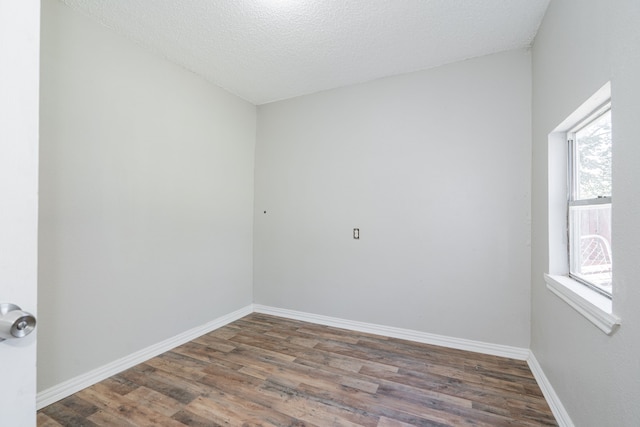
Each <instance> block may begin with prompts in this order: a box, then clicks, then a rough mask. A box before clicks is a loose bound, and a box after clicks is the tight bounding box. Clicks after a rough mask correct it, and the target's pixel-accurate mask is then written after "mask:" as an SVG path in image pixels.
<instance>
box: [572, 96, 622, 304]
mask: <svg viewBox="0 0 640 427" xmlns="http://www.w3.org/2000/svg"><path fill="white" fill-rule="evenodd" d="M567 138H568V148H569V152H568V155H567V158H568V167H567V170H568V175H569V176H568V183H569V186H568V187H569V191H568V193H569V194H568V215H567V221H568V224H567V230H568V234H569V236H568V252H569V276H570V277H572V278H574V279H575V280H578V281H579V282H581V283H583V284H585V285H587V286H589V287H591V288H592V289H594V290H596V291H597V292H600V293H602V294H603V295H605V296H607V297H609V298H610V297H611V291H612V282H611V279H612V272H613V268H612V267H613V266H612V259H611V184H612V183H611V144H612V140H611V104H610V103H609V102H607V103H606V104H604V105H603V106H601V107H600V108H598V109H596V110H595V111H594V112H592V113H591V114H590V115H589V116H587V117H586V118H585V119H584V120H582V121H581V122H580V123H579V124H578V125H577V126H575V127H574V128H572V129H571V130H570V131H569V132H568V133H567Z"/></svg>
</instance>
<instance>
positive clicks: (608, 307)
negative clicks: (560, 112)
mask: <svg viewBox="0 0 640 427" xmlns="http://www.w3.org/2000/svg"><path fill="white" fill-rule="evenodd" d="M610 99H611V84H610V83H607V84H605V85H604V86H603V87H602V88H600V89H599V90H598V91H597V92H596V93H595V94H594V95H593V96H592V97H591V98H589V99H588V100H587V101H586V102H585V103H583V104H582V105H581V106H580V107H579V108H578V109H576V111H574V112H573V113H572V114H571V115H570V116H569V117H567V118H566V119H565V120H564V121H563V122H562V123H560V124H559V125H558V126H557V127H556V128H555V129H554V130H553V131H552V132H551V133H550V134H549V145H548V150H549V151H548V156H549V157H548V160H549V163H548V167H549V169H548V170H549V182H548V197H549V205H548V210H549V217H548V219H549V270H548V273H547V274H545V275H544V279H545V282H546V285H547V288H548V289H549V290H550V291H551V292H552V293H553V294H555V295H556V296H558V297H559V298H560V299H561V300H562V301H564V302H566V303H567V304H568V305H569V306H571V307H572V308H574V309H575V310H576V311H577V312H578V313H580V314H581V315H582V316H584V317H585V318H586V319H587V320H589V321H590V322H591V323H593V324H594V325H595V326H597V327H598V328H599V329H600V330H602V331H603V332H604V333H606V334H611V333H613V332H614V331H615V330H616V329H617V328H618V326H619V325H620V323H621V319H620V318H619V317H618V316H616V315H615V314H613V300H615V286H614V295H613V300H612V299H611V298H609V297H607V296H605V295H604V294H603V293H600V292H598V291H596V290H594V289H592V288H590V287H587V286H585V285H584V284H583V283H582V282H579V281H577V280H576V279H575V278H573V277H571V276H570V275H569V254H568V250H567V249H568V219H567V215H568V190H567V182H568V180H567V177H568V160H569V158H568V150H567V136H568V134H569V133H570V132H571V131H572V130H575V129H577V128H579V127H580V126H581V124H586V123H587V122H589V121H590V120H592V119H593V118H594V113H595V112H597V111H598V109H599V108H601V107H602V106H604V105H605V104H606V103H607V102H610Z"/></svg>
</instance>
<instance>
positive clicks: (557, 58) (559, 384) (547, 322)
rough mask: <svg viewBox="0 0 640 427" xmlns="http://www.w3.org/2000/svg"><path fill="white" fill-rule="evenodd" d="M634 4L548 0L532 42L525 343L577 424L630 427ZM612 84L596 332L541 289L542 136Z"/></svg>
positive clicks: (637, 388)
mask: <svg viewBox="0 0 640 427" xmlns="http://www.w3.org/2000/svg"><path fill="white" fill-rule="evenodd" d="M638 22H640V2H637V1H636V0H621V1H616V2H611V1H609V0H588V1H586V0H556V1H552V2H551V3H550V6H549V9H548V11H547V14H546V17H545V19H544V22H543V24H542V26H541V28H540V31H539V33H538V35H537V37H536V40H535V44H534V49H533V190H532V205H533V211H532V213H533V228H532V234H533V246H532V279H531V280H532V298H533V299H532V338H531V348H532V350H533V352H534V354H535V355H536V358H537V359H538V361H539V362H540V364H541V366H542V368H543V369H544V372H545V374H546V376H547V377H548V379H549V380H550V382H551V384H552V386H553V387H554V389H555V391H556V392H557V394H558V395H559V397H560V399H561V400H562V403H563V404H564V406H565V408H566V409H567V411H568V412H569V415H570V416H571V418H572V420H573V422H574V423H575V424H576V425H578V426H614V425H615V426H637V425H640V405H638V402H639V401H640V381H639V378H640V357H639V356H638V355H639V354H640V310H638V307H640V286H638V284H639V280H638V278H639V277H640V264H638V259H640V246H639V245H638V242H640V222H638V218H640V199H639V198H638V182H640V168H639V167H638V164H639V160H640V145H639V144H638V135H640V121H638V115H639V114H640V108H639V107H638V105H639V103H638V100H639V99H640V80H638V76H640V30H639V28H640V27H638ZM609 80H611V84H612V115H613V140H614V142H613V143H614V148H613V185H614V190H613V238H612V240H613V248H612V249H613V264H614V270H615V271H614V285H613V286H614V300H613V311H614V314H617V315H618V316H620V317H621V318H622V325H621V327H620V329H619V330H618V331H617V332H615V333H614V334H613V335H612V336H606V335H605V334H603V333H602V332H601V331H600V330H599V329H597V328H596V327H595V326H594V325H592V324H591V323H590V322H589V321H587V320H586V319H585V318H583V317H582V316H581V315H580V314H578V313H577V312H576V311H574V310H573V309H572V308H571V307H569V306H568V305H567V304H565V303H564V302H562V301H561V300H560V299H558V298H557V297H555V296H554V295H553V294H552V293H551V292H550V291H548V290H547V289H546V288H545V283H544V280H543V273H544V272H546V271H548V266H549V259H548V257H549V253H548V238H547V236H548V219H547V174H548V159H547V152H548V143H547V135H548V134H549V132H551V130H552V129H553V128H555V126H556V125H558V124H559V123H560V122H562V121H563V120H564V119H565V118H566V117H567V116H568V115H569V114H570V113H571V112H573V111H574V110H575V109H576V108H577V107H579V106H580V104H582V102H583V101H585V100H586V99H587V98H589V97H590V96H591V95H592V94H593V93H594V92H596V90H598V89H599V88H600V87H601V86H602V85H603V84H604V83H606V82H607V81H609Z"/></svg>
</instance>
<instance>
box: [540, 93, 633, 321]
mask: <svg viewBox="0 0 640 427" xmlns="http://www.w3.org/2000/svg"><path fill="white" fill-rule="evenodd" d="M567 141H568V142H567ZM611 153H612V133H611V84H610V83H607V84H605V85H604V86H602V87H601V88H600V89H598V91H596V93H594V94H593V95H592V96H591V97H590V98H589V99H587V100H586V101H585V102H584V103H583V104H582V105H580V106H579V107H578V108H577V109H576V110H575V111H574V112H573V113H571V114H570V115H569V116H568V117H567V118H566V119H564V120H563V121H562V122H561V123H560V124H558V126H556V127H555V129H553V131H552V132H551V133H550V134H549V139H548V154H549V157H548V164H547V166H548V173H549V181H548V184H549V186H548V188H547V190H548V193H547V194H548V209H549V217H548V218H549V222H548V227H549V228H548V231H549V235H548V239H549V240H548V242H549V272H548V273H547V274H545V275H544V279H545V282H546V285H547V289H548V290H549V291H551V292H552V293H553V294H555V295H556V296H557V297H558V298H560V299H561V300H563V301H564V302H566V303H567V304H568V305H569V306H571V307H572V308H574V309H575V310H576V312H578V313H579V314H581V315H582V316H584V318H585V319H587V320H588V321H590V322H591V323H593V324H594V325H595V326H596V327H598V328H599V329H600V330H602V331H603V332H604V333H606V334H612V333H613V332H614V331H615V330H617V328H618V327H619V326H620V323H621V322H622V320H621V319H620V318H619V317H618V316H616V315H615V314H614V307H613V304H614V302H615V301H614V300H615V296H614V294H615V289H614V288H615V283H612V279H613V268H612V265H613V261H612V253H611V248H612V246H611V243H612V242H611V226H612V223H611V195H612V180H611V172H612V169H611V165H612V154H611ZM567 184H568V185H567Z"/></svg>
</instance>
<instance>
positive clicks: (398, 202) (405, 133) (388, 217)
mask: <svg viewBox="0 0 640 427" xmlns="http://www.w3.org/2000/svg"><path fill="white" fill-rule="evenodd" d="M530 66H531V63H530V55H529V53H528V52H526V51H512V52H507V53H501V54H496V55H492V56H487V57H482V58H478V59H473V60H468V61H464V62H459V63H456V64H452V65H447V66H444V67H440V68H437V69H432V70H427V71H423V72H418V73H413V74H408V75H403V76H398V77H392V78H387V79H383V80H378V81H375V82H372V83H368V84H363V85H357V86H350V87H347V88H342V89H336V90H332V91H327V92H322V93H318V94H314V95H309V96H304V97H300V98H295V99H291V100H286V101H282V102H277V103H273V104H267V105H263V106H259V107H258V132H257V141H258V142H257V146H256V171H255V222H254V227H255V232H254V300H255V302H256V303H259V304H265V305H269V306H275V307H279V308H286V309H293V310H300V311H304V312H310V313H316V314H322V315H328V316H335V317H340V318H344V319H350V320H358V321H364V322H371V323H377V324H383V325H388V326H395V327H402V328H409V329H414V330H418V331H424V332H429V333H435V334H442V335H447V336H452V337H459V338H466V339H472V340H479V341H484V342H490V343H498V344H505V345H512V346H519V347H528V346H529V331H530V323H529V319H530V316H529V314H530V313H529V307H530V304H529V298H530V290H529V281H530V246H529V241H530V235H529V233H530V221H529V218H530V195H529V193H530V183H531V181H530V163H531V144H530V142H531V127H530V120H531V109H530V107H531V105H530V103H531V92H530V91H531V87H530V85H531V80H530V78H531V75H530ZM264 211H267V213H266V214H265V213H264ZM354 227H359V228H360V235H361V238H360V240H353V239H352V237H351V234H352V229H353V228H354Z"/></svg>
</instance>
